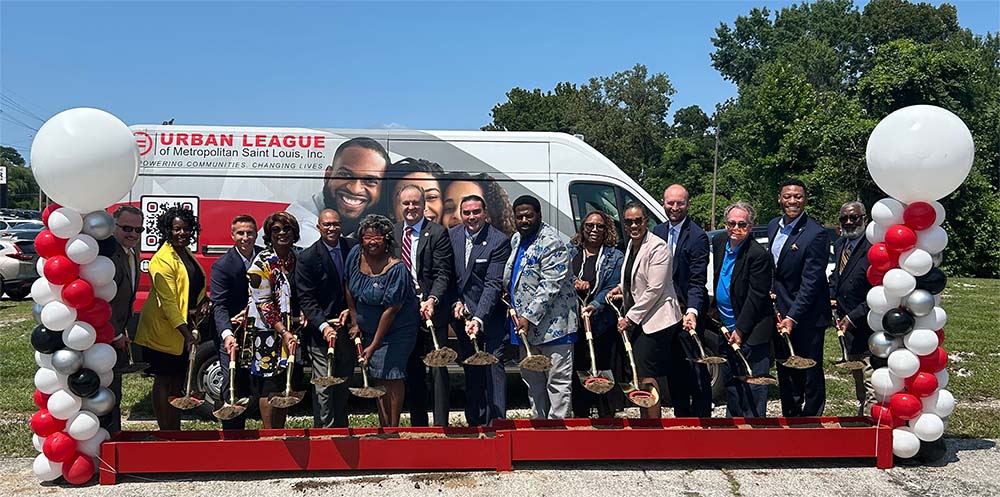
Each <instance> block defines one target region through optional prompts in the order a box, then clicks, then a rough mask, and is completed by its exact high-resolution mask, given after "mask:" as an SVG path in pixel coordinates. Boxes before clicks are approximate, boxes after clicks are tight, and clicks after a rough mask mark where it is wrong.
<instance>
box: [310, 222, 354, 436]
mask: <svg viewBox="0 0 1000 497" xmlns="http://www.w3.org/2000/svg"><path fill="white" fill-rule="evenodd" d="M316 229H317V230H318V231H319V236H320V239H319V240H317V241H316V242H315V243H313V244H312V245H310V246H309V248H307V249H305V250H303V251H302V253H301V254H299V259H298V262H297V263H296V266H295V287H296V290H297V291H298V296H299V306H300V307H301V309H302V312H303V313H304V314H305V316H306V320H307V321H308V325H307V326H306V328H305V332H304V334H303V337H302V343H303V344H304V345H305V346H306V352H307V353H308V354H309V359H310V361H312V377H313V378H317V377H320V376H325V375H326V372H327V368H328V366H329V365H328V364H327V363H328V361H329V359H328V358H327V347H328V345H329V340H330V339H331V338H333V340H334V348H333V349H334V356H333V376H335V377H339V378H350V377H351V375H352V374H353V372H354V364H355V362H356V361H357V352H356V351H355V350H354V344H353V343H352V341H351V338H350V337H349V336H348V334H347V333H346V332H345V333H338V330H337V328H335V327H334V326H331V325H330V323H328V322H327V320H330V319H337V320H338V321H339V322H340V323H344V322H345V321H346V319H347V315H348V311H347V299H346V297H345V292H344V287H345V282H346V281H347V274H346V273H345V272H344V268H346V267H347V254H348V252H350V248H351V245H350V244H349V242H348V241H347V240H346V239H344V238H342V237H341V236H340V235H341V223H340V214H338V213H337V211H335V210H333V209H323V211H321V212H320V213H319V221H318V222H317V226H316ZM347 398H348V390H347V383H341V384H340V385H334V386H327V387H319V386H317V387H315V388H314V389H313V398H312V407H313V426H314V427H316V428H346V427H347V424H348V423H347V421H348V420H347Z"/></svg>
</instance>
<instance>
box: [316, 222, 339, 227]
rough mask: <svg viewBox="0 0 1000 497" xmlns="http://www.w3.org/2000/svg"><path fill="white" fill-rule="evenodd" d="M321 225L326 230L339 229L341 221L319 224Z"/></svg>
mask: <svg viewBox="0 0 1000 497" xmlns="http://www.w3.org/2000/svg"><path fill="white" fill-rule="evenodd" d="M319 225H320V226H322V227H324V228H339V227H340V226H341V225H340V221H329V222H325V223H319Z"/></svg>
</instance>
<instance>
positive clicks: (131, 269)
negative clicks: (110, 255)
mask: <svg viewBox="0 0 1000 497" xmlns="http://www.w3.org/2000/svg"><path fill="white" fill-rule="evenodd" d="M127 255H128V280H129V283H131V284H132V290H135V252H132V250H131V249H129V251H128V253H127Z"/></svg>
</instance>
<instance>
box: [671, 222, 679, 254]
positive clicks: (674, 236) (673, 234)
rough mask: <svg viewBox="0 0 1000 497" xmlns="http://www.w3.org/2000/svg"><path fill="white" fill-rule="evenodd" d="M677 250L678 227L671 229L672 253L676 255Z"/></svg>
mask: <svg viewBox="0 0 1000 497" xmlns="http://www.w3.org/2000/svg"><path fill="white" fill-rule="evenodd" d="M676 248H677V227H676V226H671V227H670V253H671V254H673V253H674V249H676Z"/></svg>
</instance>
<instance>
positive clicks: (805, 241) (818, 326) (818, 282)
mask: <svg viewBox="0 0 1000 497" xmlns="http://www.w3.org/2000/svg"><path fill="white" fill-rule="evenodd" d="M807 202H808V198H807V197H806V186H805V183H803V182H802V181H800V180H797V179H789V180H785V181H784V182H782V183H781V186H780V190H779V193H778V205H780V206H781V209H782V210H783V211H784V215H782V216H780V217H776V218H774V219H772V220H771V222H770V223H768V225H767V238H768V240H769V241H770V247H771V256H772V258H773V259H774V282H773V283H772V286H771V291H772V292H773V293H774V294H775V298H776V303H777V307H778V311H779V312H780V313H781V318H782V320H781V324H780V325H779V329H785V330H788V333H789V337H790V339H791V341H792V346H794V347H795V353H796V354H798V355H800V356H802V357H807V358H810V359H813V360H815V361H816V365H815V366H813V367H811V368H808V369H792V368H787V367H785V366H783V365H781V364H780V363H781V359H782V358H783V357H787V356H788V350H787V347H786V346H785V344H784V340H777V339H776V342H777V345H776V346H775V350H776V351H777V354H776V355H777V356H778V359H779V361H778V362H779V364H778V386H779V389H780V392H781V411H782V414H783V415H784V416H786V417H792V416H820V415H822V414H823V408H824V407H825V405H826V380H825V379H824V377H823V334H824V332H825V331H826V328H827V327H829V326H830V300H829V283H828V281H827V278H826V265H827V261H828V260H829V258H830V237H829V235H827V233H826V230H825V229H824V228H823V227H822V226H820V225H819V223H817V222H816V221H814V220H812V219H811V218H810V217H809V216H808V215H807V214H806V211H805V207H806V203H807Z"/></svg>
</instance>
